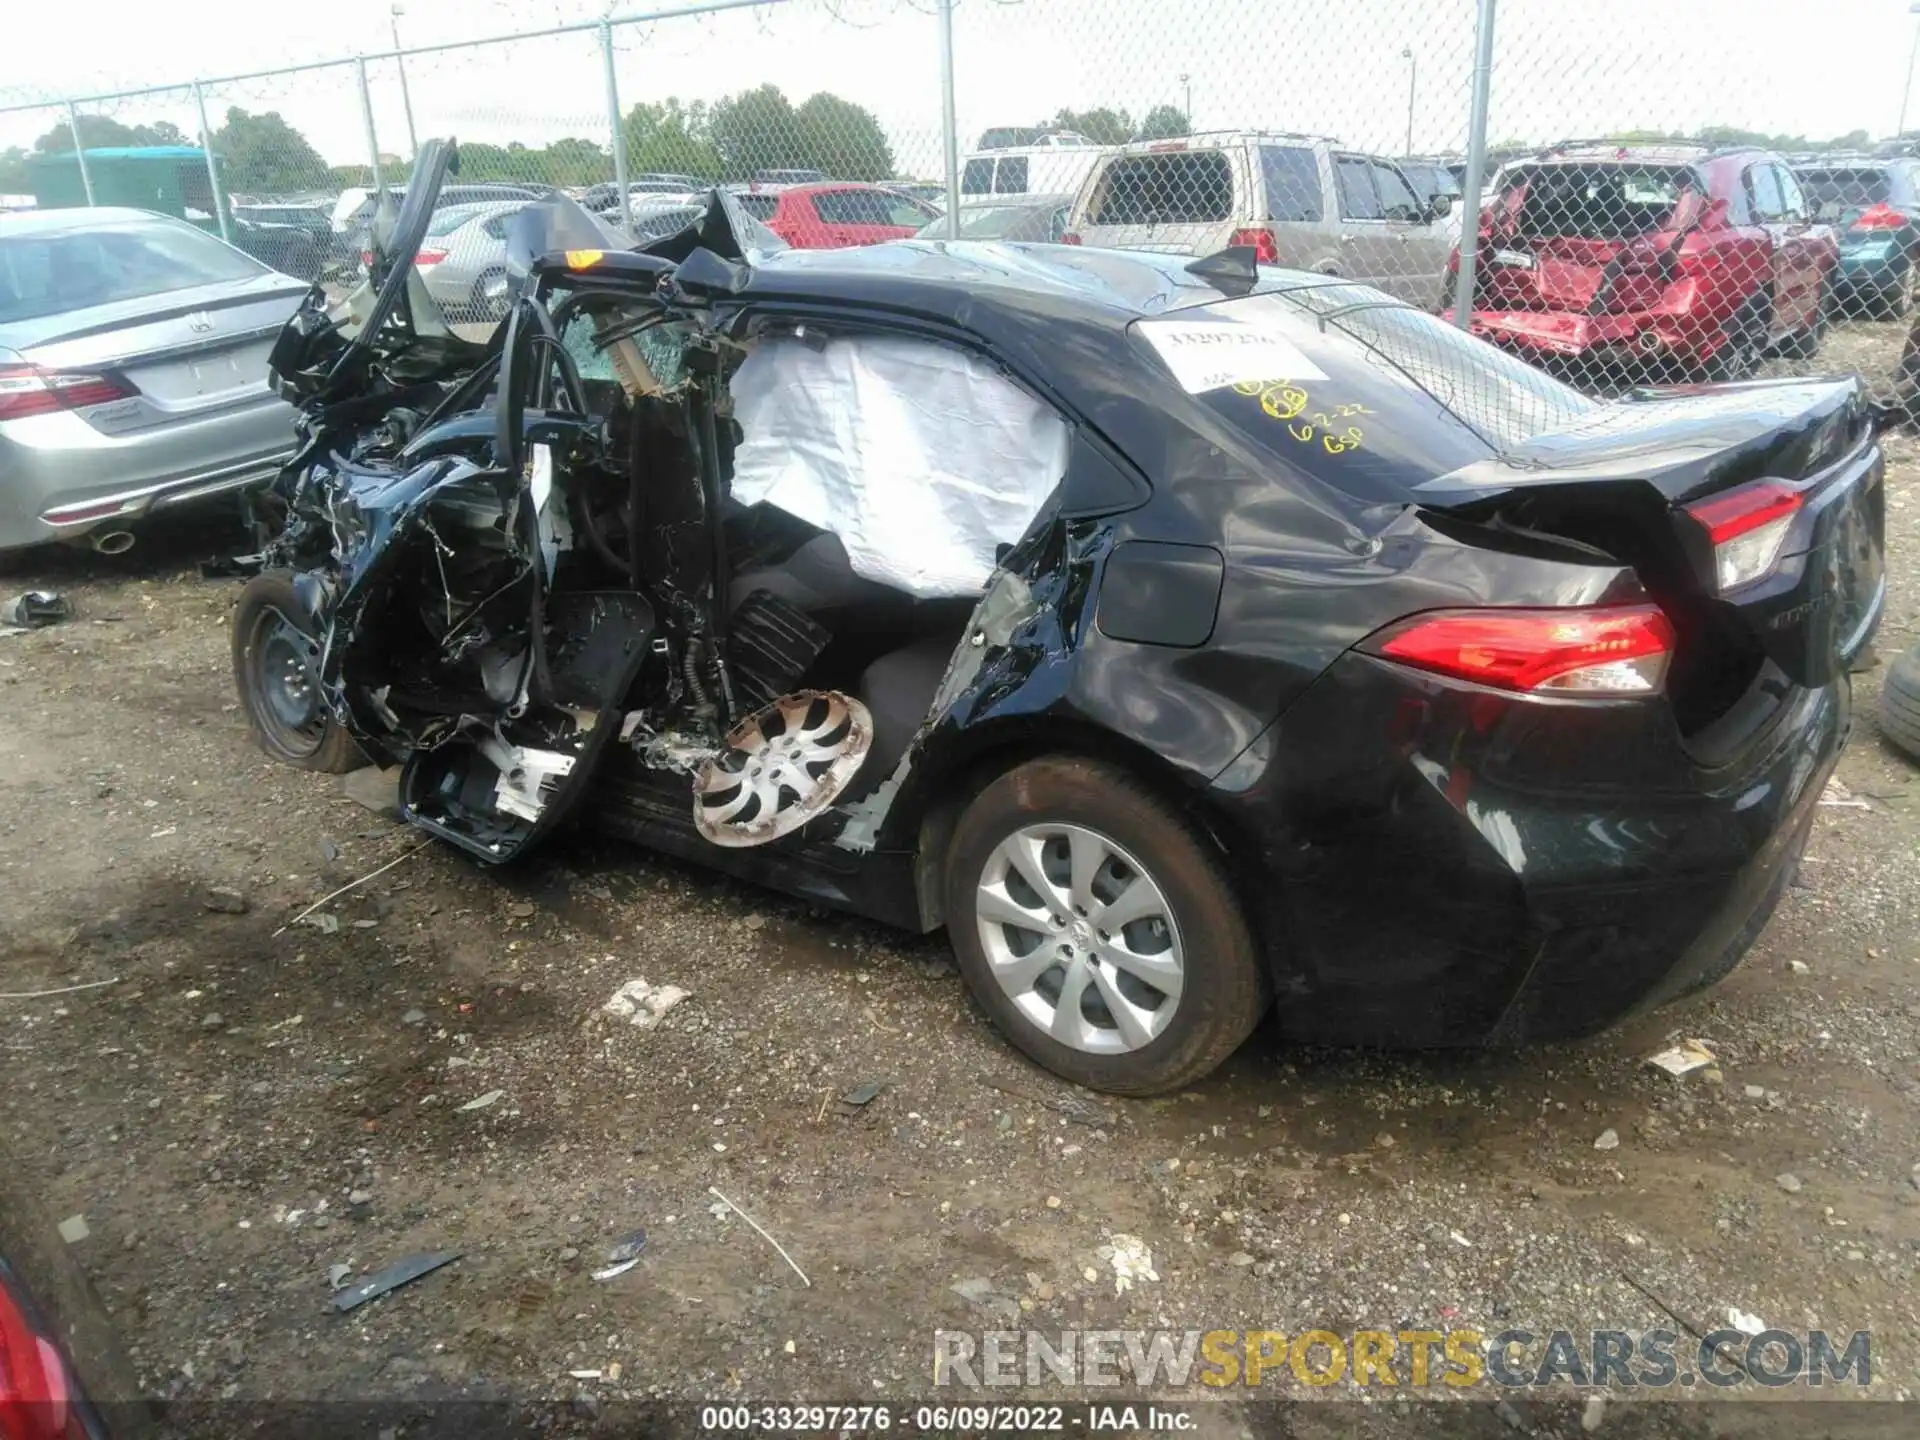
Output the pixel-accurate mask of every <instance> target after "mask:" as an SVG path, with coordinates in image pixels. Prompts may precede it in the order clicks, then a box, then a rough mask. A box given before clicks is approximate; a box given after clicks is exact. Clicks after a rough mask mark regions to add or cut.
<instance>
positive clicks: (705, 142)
mask: <svg viewBox="0 0 1920 1440" xmlns="http://www.w3.org/2000/svg"><path fill="white" fill-rule="evenodd" d="M621 123H622V128H623V129H624V130H625V131H626V137H627V173H628V174H631V175H643V174H646V173H648V172H650V171H651V172H665V173H667V174H670V175H694V176H698V177H699V178H700V179H702V180H717V179H719V178H720V152H719V151H718V150H716V149H714V146H713V140H712V137H711V134H710V129H711V127H710V125H709V118H708V115H707V104H706V101H704V100H696V101H694V102H693V104H691V105H682V104H681V103H680V102H679V100H677V99H674V98H672V97H669V98H668V99H667V101H666V102H665V103H664V104H661V105H648V104H640V105H635V106H634V107H633V108H632V109H631V110H629V111H628V112H627V118H626V119H625V120H624V121H623V122H621Z"/></svg>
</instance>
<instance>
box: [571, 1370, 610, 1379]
mask: <svg viewBox="0 0 1920 1440" xmlns="http://www.w3.org/2000/svg"><path fill="white" fill-rule="evenodd" d="M602 1373H603V1372H601V1371H599V1370H569V1371H567V1378H568V1379H570V1380H598V1379H599V1378H600V1376H601V1374H602Z"/></svg>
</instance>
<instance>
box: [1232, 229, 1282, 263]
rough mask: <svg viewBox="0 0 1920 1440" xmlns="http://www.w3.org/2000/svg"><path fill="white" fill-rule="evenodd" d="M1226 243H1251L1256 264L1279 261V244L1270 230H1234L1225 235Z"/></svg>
mask: <svg viewBox="0 0 1920 1440" xmlns="http://www.w3.org/2000/svg"><path fill="white" fill-rule="evenodd" d="M1227 244H1228V246H1229V247H1232V246H1234V245H1251V246H1252V247H1253V258H1254V261H1255V262H1256V263H1258V264H1261V265H1278V264H1279V263H1280V246H1279V244H1278V243H1277V242H1276V241H1275V240H1274V238H1273V232H1272V231H1271V230H1257V229H1248V230H1236V231H1234V232H1233V234H1231V235H1229V236H1228V237H1227Z"/></svg>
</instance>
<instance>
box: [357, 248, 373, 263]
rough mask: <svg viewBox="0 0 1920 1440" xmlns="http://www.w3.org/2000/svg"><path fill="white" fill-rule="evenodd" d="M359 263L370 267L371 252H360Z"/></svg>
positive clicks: (371, 260) (371, 261)
mask: <svg viewBox="0 0 1920 1440" xmlns="http://www.w3.org/2000/svg"><path fill="white" fill-rule="evenodd" d="M360 263H361V264H362V265H372V264H373V252H372V251H371V250H362V251H361V252H360Z"/></svg>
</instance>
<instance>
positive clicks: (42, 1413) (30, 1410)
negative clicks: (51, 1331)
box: [0, 1284, 70, 1440]
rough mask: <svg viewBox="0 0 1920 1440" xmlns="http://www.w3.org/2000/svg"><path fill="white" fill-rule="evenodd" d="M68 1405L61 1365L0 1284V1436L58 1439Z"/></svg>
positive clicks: (63, 1429)
mask: <svg viewBox="0 0 1920 1440" xmlns="http://www.w3.org/2000/svg"><path fill="white" fill-rule="evenodd" d="M69 1401H70V1395H69V1391H68V1389H67V1367H66V1365H65V1363H64V1362H63V1361H62V1360H61V1359H60V1356H59V1353H58V1352H57V1351H56V1350H55V1349H54V1348H53V1347H52V1346H51V1345H49V1344H48V1343H47V1342H46V1341H45V1340H43V1339H42V1338H41V1337H40V1336H39V1335H37V1334H35V1333H34V1331H33V1328H32V1326H30V1325H29V1324H28V1323H27V1317H26V1316H25V1315H23V1314H22V1313H21V1311H20V1307H19V1306H18V1305H17V1304H16V1303H15V1302H14V1299H13V1297H12V1296H11V1295H9V1294H8V1293H7V1288H6V1286H5V1285H4V1284H0V1436H4V1437H6V1440H61V1437H63V1436H65V1435H66V1433H67V1420H68V1416H69V1408H70V1407H69Z"/></svg>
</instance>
